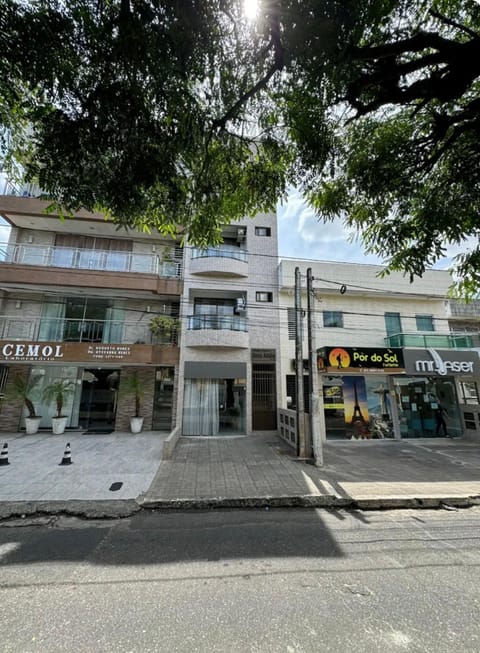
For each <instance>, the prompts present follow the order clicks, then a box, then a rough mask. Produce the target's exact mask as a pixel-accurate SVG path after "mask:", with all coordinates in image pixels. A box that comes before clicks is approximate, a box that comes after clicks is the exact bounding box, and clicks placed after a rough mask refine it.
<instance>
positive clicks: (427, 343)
mask: <svg viewBox="0 0 480 653" xmlns="http://www.w3.org/2000/svg"><path fill="white" fill-rule="evenodd" d="M384 340H385V344H386V346H387V347H420V348H423V349H427V348H428V347H439V348H443V349H468V348H470V347H473V339H472V337H471V336H470V335H466V334H464V333H428V334H427V333H395V334H393V335H391V336H387V337H386V338H385V339H384Z"/></svg>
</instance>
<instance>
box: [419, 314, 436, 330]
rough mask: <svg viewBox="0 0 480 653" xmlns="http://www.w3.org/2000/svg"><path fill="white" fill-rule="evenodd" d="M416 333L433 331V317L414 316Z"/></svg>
mask: <svg viewBox="0 0 480 653" xmlns="http://www.w3.org/2000/svg"><path fill="white" fill-rule="evenodd" d="M415 320H416V322H417V331H435V327H434V326H433V315H415Z"/></svg>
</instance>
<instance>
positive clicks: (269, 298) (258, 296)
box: [255, 290, 273, 303]
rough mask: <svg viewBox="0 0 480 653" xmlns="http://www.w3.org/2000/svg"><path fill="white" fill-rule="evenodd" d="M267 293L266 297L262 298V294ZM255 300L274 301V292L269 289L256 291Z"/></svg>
mask: <svg viewBox="0 0 480 653" xmlns="http://www.w3.org/2000/svg"><path fill="white" fill-rule="evenodd" d="M262 295H265V296H266V299H261V296H262ZM255 301H256V302H264V303H268V302H273V292H269V291H267V290H257V291H255Z"/></svg>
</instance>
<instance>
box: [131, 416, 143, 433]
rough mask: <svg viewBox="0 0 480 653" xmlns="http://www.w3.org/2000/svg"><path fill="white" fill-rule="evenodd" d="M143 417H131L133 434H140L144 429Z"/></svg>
mask: <svg viewBox="0 0 480 653" xmlns="http://www.w3.org/2000/svg"><path fill="white" fill-rule="evenodd" d="M143 420H144V418H143V417H130V431H131V432H132V433H140V431H141V430H142V428H143Z"/></svg>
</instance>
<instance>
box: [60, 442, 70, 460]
mask: <svg viewBox="0 0 480 653" xmlns="http://www.w3.org/2000/svg"><path fill="white" fill-rule="evenodd" d="M59 464H60V465H72V452H71V451H70V442H67V446H66V447H65V451H64V454H63V458H62V462H61V463H59Z"/></svg>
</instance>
